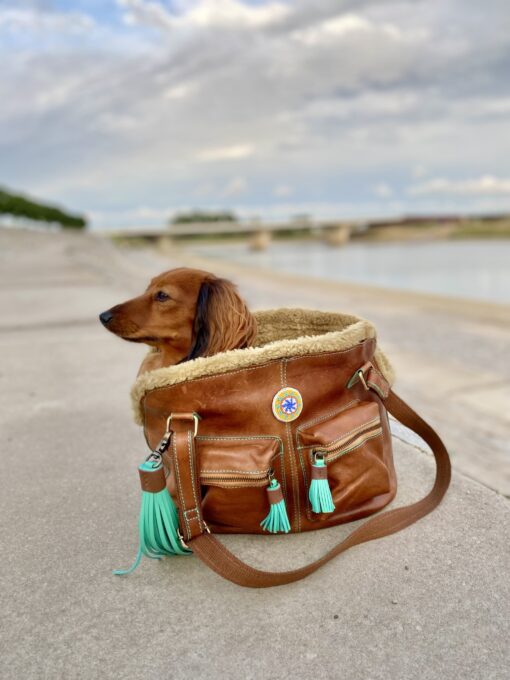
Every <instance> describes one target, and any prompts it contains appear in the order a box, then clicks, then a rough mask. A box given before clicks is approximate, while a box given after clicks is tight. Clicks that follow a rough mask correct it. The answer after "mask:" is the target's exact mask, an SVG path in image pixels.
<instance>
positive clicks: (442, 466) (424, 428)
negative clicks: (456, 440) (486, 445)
mask: <svg viewBox="0 0 510 680" xmlns="http://www.w3.org/2000/svg"><path fill="white" fill-rule="evenodd" d="M385 406H386V408H387V409H388V411H389V412H390V413H391V414H392V415H393V416H394V417H395V418H397V420H399V421H400V422H401V423H402V424H403V425H406V426H407V427H409V428H410V429H411V430H414V432H416V434H418V435H419V436H420V437H421V438H422V439H424V440H425V441H426V442H427V444H428V445H429V446H430V448H431V449H432V453H433V454H434V458H435V461H436V478H435V481H434V486H433V487H432V489H431V491H430V492H429V493H428V494H427V495H426V496H425V497H424V498H422V499H421V500H419V501H418V502H416V503H413V504H412V505H407V506H405V507H402V508H396V509H395V510H388V511H386V512H383V513H381V514H380V515H376V516H375V517H373V518H372V519H369V520H368V521H367V522H365V523H364V524H362V525H361V526H360V527H358V528H357V529H355V530H354V531H353V532H352V533H351V534H349V536H347V538H345V539H344V540H343V541H341V542H340V543H339V544H338V545H336V546H335V547H334V548H332V549H331V550H330V551H329V552H327V553H326V554H325V555H324V556H323V557H321V558H320V559H318V560H316V561H315V562H312V563H311V564H308V565H306V566H305V567H301V568H299V569H293V570H292V571H283V572H274V571H262V570H260V569H254V568H253V567H250V566H249V565H248V564H245V563H244V562H242V561H241V560H240V559H239V558H237V557H236V556H235V555H233V554H232V553H231V552H230V551H229V550H227V548H226V547H225V546H224V545H223V544H222V543H221V542H220V541H219V540H218V539H217V538H216V537H215V536H212V535H211V534H207V533H203V534H201V535H200V536H197V537H196V538H193V539H192V540H191V541H189V546H190V548H191V549H192V550H193V553H194V554H195V555H196V556H197V557H198V558H200V559H201V560H202V562H204V563H205V564H207V565H208V566H209V567H210V568H211V569H213V570H214V571H215V572H216V573H218V574H219V575H220V576H223V577H224V578H226V579H228V580H229V581H232V582H233V583H237V584H239V585H240V586H248V587H250V588H269V587H270V586H280V585H283V584H285V583H292V582H293V581H299V580H300V579H302V578H304V577H305V576H308V574H311V573H313V572H314V571H316V570H317V569H319V567H322V565H323V564H326V562H329V561H330V560H331V559H333V557H336V555H339V554H340V553H342V552H344V551H345V550H347V549H348V548H351V547H352V546H353V545H358V544H359V543H364V542H365V541H372V540H374V539H375V538H382V537H383V536H388V535H389V534H394V533H395V532H397V531H400V530H401V529H404V528H405V527H407V526H409V525H410V524H413V523H414V522H416V521H417V520H419V519H420V518H421V517H424V516H425V515H427V514H428V513H429V512H432V510H434V508H435V507H437V506H438V505H439V503H440V502H441V499H442V498H443V496H444V494H445V493H446V490H447V489H448V485H449V484H450V477H451V466H450V458H449V456H448V451H447V450H446V448H445V446H444V444H443V442H442V441H441V439H440V438H439V436H438V434H437V433H436V432H435V431H434V430H433V429H432V427H430V425H428V424H427V423H426V422H425V421H424V420H423V419H422V418H420V416H419V415H418V414H417V413H415V412H414V411H413V409H412V408H411V407H410V406H408V405H407V404H406V403H405V402H404V401H403V400H402V399H400V397H398V396H397V395H396V394H395V393H394V392H392V391H390V392H389V394H388V395H387V398H386V399H385Z"/></svg>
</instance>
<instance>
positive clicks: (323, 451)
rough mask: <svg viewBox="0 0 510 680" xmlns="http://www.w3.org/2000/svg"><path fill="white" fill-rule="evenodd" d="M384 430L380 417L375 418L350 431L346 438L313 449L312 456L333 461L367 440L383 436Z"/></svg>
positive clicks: (325, 460) (329, 461) (327, 461)
mask: <svg viewBox="0 0 510 680" xmlns="http://www.w3.org/2000/svg"><path fill="white" fill-rule="evenodd" d="M382 432H383V429H382V426H381V420H380V418H374V419H373V420H371V421H370V422H368V423H365V424H364V425H363V426H362V427H359V428H356V431H353V432H350V433H349V434H348V435H347V436H346V437H345V438H343V439H341V440H336V441H334V442H332V443H331V444H328V446H322V447H320V448H315V449H313V451H312V458H313V457H314V456H317V455H318V456H322V457H323V458H324V462H325V463H326V464H328V463H332V462H333V461H335V460H336V459H337V458H340V457H341V456H344V455H345V454H347V453H350V452H351V451H354V450H355V449H357V448H359V447H360V446H362V445H363V444H365V443H366V442H367V441H369V440H371V439H375V438H376V437H379V436H381V435H382Z"/></svg>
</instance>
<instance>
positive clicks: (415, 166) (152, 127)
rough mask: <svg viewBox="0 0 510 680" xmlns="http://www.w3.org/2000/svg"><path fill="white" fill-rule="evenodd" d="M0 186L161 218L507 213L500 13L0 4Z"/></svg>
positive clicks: (107, 222) (430, 7) (389, 7)
mask: <svg viewBox="0 0 510 680" xmlns="http://www.w3.org/2000/svg"><path fill="white" fill-rule="evenodd" d="M0 60H1V63H2V68H1V69H0V185H1V186H5V187H8V188H10V189H12V190H13V191H19V192H23V193H27V194H29V195H32V196H34V197H36V198H39V199H42V200H45V201H48V202H53V203H56V204H61V205H63V206H65V207H67V208H68V209H70V210H74V211H78V212H84V213H86V214H87V215H88V217H89V219H90V221H91V226H92V227H93V228H96V229H101V228H120V227H145V226H160V225H163V224H164V223H166V221H167V220H168V219H169V218H170V217H171V216H172V215H173V214H175V213H176V212H180V211H185V210H189V209H195V208H196V209H209V210H215V209H227V208H228V209H232V210H234V211H236V212H237V213H238V214H239V215H240V216H241V217H243V218H252V217H260V218H265V219H275V220H280V219H287V218H289V217H292V216H293V215H296V214H309V215H311V216H313V217H316V218H317V219H330V218H338V219H348V218H357V219H364V218H373V217H389V216H398V215H408V214H428V213H431V212H433V213H441V214H447V213H493V212H502V211H510V5H509V3H508V0H486V1H485V2H482V3H481V2H479V0H424V1H421V0H413V1H411V0H408V1H406V0H313V1H310V0H307V1H304V0H296V1H295V2H285V1H284V0H274V1H273V0H269V1H268V2H262V1H248V0H191V1H187V2H183V1H181V0H77V1H76V2H65V1H64V0H34V1H29V0H28V1H23V0H17V1H16V2H12V1H11V0H0Z"/></svg>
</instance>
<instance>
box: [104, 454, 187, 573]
mask: <svg viewBox="0 0 510 680" xmlns="http://www.w3.org/2000/svg"><path fill="white" fill-rule="evenodd" d="M138 470H139V473H140V481H141V485H142V504H141V509H140V517H139V519H138V533H139V541H140V543H139V548H138V553H137V555H136V558H135V561H134V562H133V564H132V565H131V566H130V567H129V569H118V570H116V571H114V572H113V573H114V574H116V575H117V576H124V575H125V574H130V573H131V572H133V571H134V570H135V569H136V568H137V566H138V565H139V564H140V560H141V559H142V555H146V556H147V557H150V558H152V559H161V558H162V557H164V556H165V555H188V554H190V553H191V550H189V549H188V548H186V547H185V546H184V544H183V543H182V542H181V538H180V536H179V531H178V530H179V523H178V517H177V508H176V507H175V503H174V502H173V499H172V497H171V496H170V494H169V492H168V489H167V488H166V480H165V471H164V468H163V466H162V465H161V462H158V463H156V462H155V461H154V460H151V457H149V459H148V460H146V461H145V463H142V465H140V466H139V468H138Z"/></svg>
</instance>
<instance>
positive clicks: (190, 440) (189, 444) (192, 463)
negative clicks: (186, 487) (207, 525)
mask: <svg viewBox="0 0 510 680" xmlns="http://www.w3.org/2000/svg"><path fill="white" fill-rule="evenodd" d="M191 437H192V434H191V430H188V455H189V469H190V473H191V489H192V491H193V499H194V501H195V510H196V511H197V515H198V517H197V519H198V526H199V527H200V528H202V530H203V523H202V518H201V517H200V513H199V511H198V500H197V494H196V490H195V461H194V458H193V453H192V446H191V442H192V439H191Z"/></svg>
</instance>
